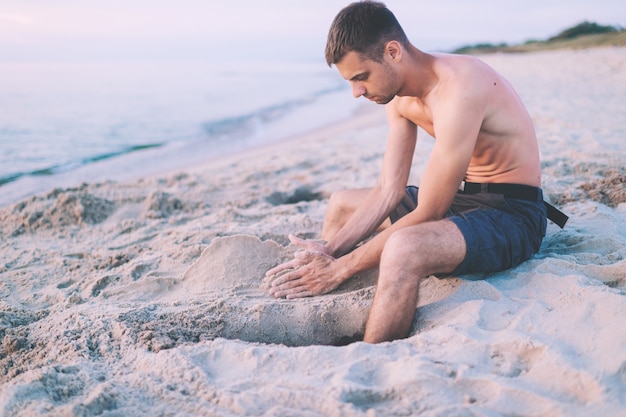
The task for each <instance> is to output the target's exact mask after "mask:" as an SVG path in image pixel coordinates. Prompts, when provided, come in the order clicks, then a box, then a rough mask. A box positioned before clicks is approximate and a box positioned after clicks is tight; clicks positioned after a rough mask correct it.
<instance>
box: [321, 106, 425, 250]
mask: <svg viewBox="0 0 626 417" xmlns="http://www.w3.org/2000/svg"><path fill="white" fill-rule="evenodd" d="M386 110H387V120H388V122H389V137H388V140H387V148H386V150H385V156H384V159H383V166H382V171H381V175H380V178H379V181H378V183H377V184H376V186H375V187H374V188H373V189H372V190H371V191H370V193H369V194H368V195H367V197H366V198H365V200H364V202H363V204H362V205H361V206H360V207H359V208H358V209H357V210H356V211H355V212H354V214H353V215H352V216H351V217H350V219H349V220H348V221H347V222H346V224H345V225H344V226H343V227H342V228H341V229H340V230H339V231H338V232H337V234H336V235H335V236H332V237H331V238H330V239H329V241H328V243H327V244H326V247H327V249H328V251H329V252H328V253H329V254H330V255H332V256H334V257H336V258H337V257H340V256H342V255H344V254H346V253H348V252H350V251H351V250H352V249H354V247H355V246H356V245H358V244H359V243H360V242H362V241H363V240H364V239H366V238H367V237H369V236H371V234H372V233H373V232H374V231H375V230H376V228H378V226H380V224H381V223H382V222H383V221H384V220H385V219H386V218H387V217H388V216H389V213H391V211H392V210H393V209H395V208H396V207H397V206H398V204H399V203H400V201H401V200H402V197H403V196H404V193H405V187H406V185H407V181H408V178H409V174H410V171H411V163H412V161H413V152H414V151H415V142H416V139H417V126H415V124H414V123H412V122H411V121H409V120H407V119H405V118H404V117H402V116H401V115H400V114H399V113H398V111H397V109H396V106H395V105H394V104H393V103H390V105H388V106H387V108H386Z"/></svg>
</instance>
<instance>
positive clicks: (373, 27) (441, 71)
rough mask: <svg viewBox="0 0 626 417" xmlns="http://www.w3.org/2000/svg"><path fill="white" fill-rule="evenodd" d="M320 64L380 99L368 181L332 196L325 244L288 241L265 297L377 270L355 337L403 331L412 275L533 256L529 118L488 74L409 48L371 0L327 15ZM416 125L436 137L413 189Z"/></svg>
mask: <svg viewBox="0 0 626 417" xmlns="http://www.w3.org/2000/svg"><path fill="white" fill-rule="evenodd" d="M326 60H327V62H328V65H329V66H332V64H334V65H335V66H336V68H337V70H338V71H339V72H340V74H341V75H342V76H343V77H344V78H345V79H346V80H347V81H349V82H350V85H351V87H352V92H353V95H354V96H355V97H360V96H363V97H366V98H368V99H370V100H372V101H375V102H376V103H378V104H386V112H387V118H388V122H389V138H388V144H387V149H386V152H385V156H384V160H383V167H382V172H381V176H380V180H379V181H378V183H377V184H376V186H375V187H374V188H373V189H371V190H349V191H343V192H339V193H335V194H333V196H332V197H331V199H330V202H329V207H328V211H327V213H326V217H325V220H324V226H323V231H322V239H323V240H324V241H325V243H319V242H315V241H306V240H302V239H298V238H296V237H294V236H290V239H291V240H292V242H293V243H294V244H296V245H298V246H299V247H300V248H301V250H299V251H298V252H296V254H295V257H294V259H293V260H292V261H289V262H287V263H284V264H282V265H279V266H277V267H275V268H273V269H271V270H270V271H268V272H267V274H266V278H265V281H266V283H267V284H268V285H269V287H270V289H269V292H270V294H272V295H273V296H275V297H287V298H297V297H306V296H313V295H318V294H324V293H327V292H329V291H332V290H333V289H335V288H337V287H338V286H339V285H340V284H341V283H342V282H343V281H345V280H347V279H348V278H350V277H352V276H353V275H355V274H356V273H358V272H360V271H363V270H367V269H371V268H375V267H379V277H378V284H377V288H376V294H375V296H374V300H373V303H372V308H371V311H370V313H369V317H368V320H367V324H366V327H365V335H364V341H366V342H370V343H376V342H382V341H389V340H393V339H398V338H403V337H407V336H408V334H409V333H410V330H411V324H412V322H413V317H414V314H415V308H416V304H417V299H418V289H419V283H420V280H421V279H422V278H425V277H428V276H430V275H432V274H454V275H461V274H467V273H473V272H492V271H501V270H505V269H508V268H511V267H513V266H516V265H518V264H519V263H521V262H523V261H525V260H527V259H529V258H530V257H531V256H532V255H533V254H534V253H536V252H537V251H538V249H539V247H540V244H541V241H542V239H543V237H544V235H545V231H546V206H544V203H543V197H542V193H541V189H540V188H539V187H540V186H541V172H540V162H539V150H538V144H537V138H536V136H535V131H534V128H533V124H532V121H531V118H530V116H529V114H528V112H527V110H526V109H525V107H524V105H523V104H522V102H521V100H520V98H519V97H518V95H517V94H516V92H515V91H514V89H513V87H512V86H511V85H510V84H509V83H508V82H507V81H506V80H505V79H504V78H502V76H500V75H499V74H498V73H496V71H494V70H493V69H492V68H490V67H489V66H487V65H486V64H484V63H483V62H481V61H480V60H478V59H477V58H474V57H468V56H460V55H446V54H427V53H424V52H422V51H420V50H419V49H417V48H416V47H415V46H413V45H412V44H411V43H410V42H409V41H408V39H407V37H406V35H405V33H404V31H403V30H402V28H401V27H400V25H399V23H398V21H397V20H396V18H395V16H394V15H393V13H392V12H391V11H389V10H388V9H387V8H386V7H385V5H384V4H382V3H377V2H373V1H363V2H357V3H352V4H350V5H349V6H347V7H346V8H344V9H343V10H342V11H341V12H340V13H339V14H338V15H337V16H336V17H335V20H334V21H333V23H332V25H331V28H330V31H329V34H328V41H327V44H326ZM418 126H419V127H421V128H422V129H424V130H425V131H426V132H428V133H429V134H430V135H431V136H433V137H434V138H435V139H436V140H435V145H434V148H433V150H432V153H431V155H430V157H429V160H428V163H427V166H426V169H425V171H424V173H423V177H422V181H421V184H420V187H419V190H418V189H417V188H416V187H406V185H407V181H408V178H409V171H410V168H411V163H412V158H413V152H414V149H415V143H416V140H417V127H418ZM460 187H461V189H460ZM418 191H419V193H418ZM375 232H378V233H376V234H375ZM368 239H369V240H368Z"/></svg>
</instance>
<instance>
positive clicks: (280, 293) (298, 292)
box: [270, 284, 313, 299]
mask: <svg viewBox="0 0 626 417" xmlns="http://www.w3.org/2000/svg"><path fill="white" fill-rule="evenodd" d="M296 285H297V286H295V287H292V288H280V289H279V288H272V290H270V294H271V295H273V296H274V297H276V298H287V299H292V298H303V297H310V296H312V295H313V293H311V291H309V290H308V289H307V288H306V287H305V286H303V285H299V284H296Z"/></svg>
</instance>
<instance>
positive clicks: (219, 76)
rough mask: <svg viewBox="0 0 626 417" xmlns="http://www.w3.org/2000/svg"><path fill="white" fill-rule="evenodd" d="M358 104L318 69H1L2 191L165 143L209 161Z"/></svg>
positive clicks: (332, 75)
mask: <svg viewBox="0 0 626 417" xmlns="http://www.w3.org/2000/svg"><path fill="white" fill-rule="evenodd" d="M358 105H359V102H358V101H357V100H354V99H353V98H352V97H351V94H350V91H349V89H348V85H347V83H346V82H345V81H344V80H342V79H341V78H340V77H339V75H338V74H337V72H336V70H334V69H329V68H327V67H326V66H325V65H324V64H323V63H318V62H316V63H306V64H303V63H298V64H294V63H290V64H268V63H248V64H243V63H238V64H224V63H221V64H209V63H170V64H149V63H141V64H69V63H64V64H50V63H48V64H35V63H29V64H17V63H0V187H1V186H2V185H6V184H9V183H11V182H15V181H18V180H20V179H25V178H28V177H49V176H54V175H57V174H59V173H63V172H68V171H72V170H75V169H77V168H79V167H82V166H85V165H89V164H94V163H100V162H101V161H104V160H113V159H115V158H117V157H119V156H120V155H124V154H128V153H140V152H146V150H147V149H154V148H161V147H167V146H170V145H172V144H184V143H187V144H195V145H193V146H196V145H197V146H198V149H201V150H202V153H203V155H206V157H207V158H210V157H212V156H214V155H215V154H216V153H227V152H230V151H235V150H237V149H240V148H241V147H244V146H249V145H250V144H256V145H259V144H263V143H266V142H269V141H273V140H278V139H281V138H284V137H286V136H289V135H293V134H297V133H300V132H302V131H306V130H310V129H313V128H315V127H318V126H321V125H324V124H327V123H329V122H332V121H335V120H339V119H342V118H346V117H348V116H349V115H350V114H351V112H353V111H354V109H355V108H356V107H357V106H358ZM0 190H1V188H0Z"/></svg>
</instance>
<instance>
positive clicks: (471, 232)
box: [389, 186, 547, 275]
mask: <svg viewBox="0 0 626 417" xmlns="http://www.w3.org/2000/svg"><path fill="white" fill-rule="evenodd" d="M537 190H538V193H537V199H536V201H529V200H521V199H515V198H505V197H504V195H502V194H495V193H478V194H463V193H462V192H459V193H458V194H457V195H456V196H455V198H454V201H453V202H452V206H451V207H450V210H449V211H448V213H447V214H446V216H445V217H446V218H447V219H449V220H450V221H453V222H454V223H455V224H456V225H457V226H458V228H459V229H460V230H461V233H463V236H464V237H465V242H466V244H467V253H466V255H465V259H464V260H463V261H462V262H461V264H460V265H459V266H458V267H457V268H456V270H454V272H453V273H452V274H453V275H462V274H471V273H479V272H483V273H484V272H497V271H504V270H505V269H509V268H512V267H514V266H517V265H519V264H520V263H522V262H524V261H526V260H528V259H530V258H531V257H532V256H533V255H534V254H535V253H537V251H539V247H540V246H541V241H542V240H543V237H544V236H545V234H546V227H547V219H546V206H545V205H544V203H543V194H542V193H541V189H539V188H538V189H537ZM417 194H418V188H417V187H414V186H409V187H407V188H406V195H405V197H404V199H403V200H402V202H401V203H400V205H399V206H398V207H397V208H396V210H395V211H394V212H393V213H391V215H390V216H389V218H390V219H391V221H392V222H395V221H397V220H398V219H399V218H401V217H402V216H404V215H406V214H407V213H409V212H411V211H413V210H414V209H415V207H417Z"/></svg>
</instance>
